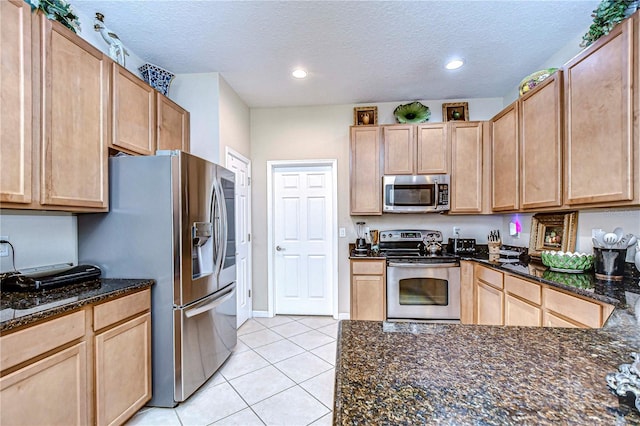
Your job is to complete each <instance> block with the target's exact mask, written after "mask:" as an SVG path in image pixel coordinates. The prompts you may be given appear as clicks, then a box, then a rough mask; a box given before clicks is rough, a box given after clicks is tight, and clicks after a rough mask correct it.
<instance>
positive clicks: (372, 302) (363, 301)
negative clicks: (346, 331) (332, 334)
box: [351, 275, 387, 321]
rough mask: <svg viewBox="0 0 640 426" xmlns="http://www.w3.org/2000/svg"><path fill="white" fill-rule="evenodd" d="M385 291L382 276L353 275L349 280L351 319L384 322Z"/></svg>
mask: <svg viewBox="0 0 640 426" xmlns="http://www.w3.org/2000/svg"><path fill="white" fill-rule="evenodd" d="M385 296H386V291H385V283H384V276H382V275H353V277H352V278H351V319H352V320H368V321H384V320H385V319H386V311H387V305H386V298H385Z"/></svg>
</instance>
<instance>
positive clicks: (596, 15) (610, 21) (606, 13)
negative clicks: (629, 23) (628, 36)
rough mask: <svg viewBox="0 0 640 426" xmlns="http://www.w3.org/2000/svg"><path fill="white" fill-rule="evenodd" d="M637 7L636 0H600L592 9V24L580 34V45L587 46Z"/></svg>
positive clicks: (607, 32)
mask: <svg viewBox="0 0 640 426" xmlns="http://www.w3.org/2000/svg"><path fill="white" fill-rule="evenodd" d="M637 8H638V1H637V0H602V1H601V2H600V4H599V5H598V8H597V9H596V10H594V11H593V14H592V15H591V16H592V17H593V24H591V26H590V27H589V31H587V33H586V34H585V35H584V36H582V43H580V46H581V47H587V46H589V45H590V44H592V43H593V42H595V41H596V40H597V39H599V38H600V37H602V36H605V35H607V34H609V32H611V30H612V29H613V27H615V26H616V25H618V24H619V23H620V22H622V21H623V20H624V19H625V18H626V17H628V16H629V15H631V14H632V13H633V12H635V11H636V9H637Z"/></svg>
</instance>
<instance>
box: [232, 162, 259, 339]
mask: <svg viewBox="0 0 640 426" xmlns="http://www.w3.org/2000/svg"><path fill="white" fill-rule="evenodd" d="M226 166H227V168H228V169H229V170H231V171H233V172H234V173H235V174H236V191H235V192H236V217H235V220H236V282H237V287H236V288H237V291H238V316H237V318H238V322H237V326H238V327H240V326H241V325H242V324H244V322H245V321H246V320H247V319H249V318H251V316H252V309H253V306H252V305H253V303H252V298H251V207H250V205H249V200H251V194H250V191H251V162H250V161H249V160H248V159H246V158H244V157H243V156H241V155H239V154H237V153H235V152H231V151H227V162H226Z"/></svg>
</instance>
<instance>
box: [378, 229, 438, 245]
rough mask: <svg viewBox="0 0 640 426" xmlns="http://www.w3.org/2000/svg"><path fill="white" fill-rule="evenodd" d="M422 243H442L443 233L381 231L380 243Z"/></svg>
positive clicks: (429, 231)
mask: <svg viewBox="0 0 640 426" xmlns="http://www.w3.org/2000/svg"><path fill="white" fill-rule="evenodd" d="M411 241H415V242H422V241H429V242H431V241H435V242H438V243H440V242H442V232H440V231H432V230H426V229H422V230H392V231H381V232H380V242H387V243H391V242H411Z"/></svg>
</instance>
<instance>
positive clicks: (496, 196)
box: [491, 101, 519, 211]
mask: <svg viewBox="0 0 640 426" xmlns="http://www.w3.org/2000/svg"><path fill="white" fill-rule="evenodd" d="M491 121H492V123H493V126H492V132H491V133H492V138H491V167H492V173H491V186H492V197H491V208H492V210H493V211H513V210H517V209H518V192H519V191H518V185H519V183H518V102H517V101H516V102H514V103H512V104H511V105H510V106H508V107H507V108H505V109H504V110H503V111H502V112H501V113H500V114H498V115H497V116H495V117H494V118H493V119H491Z"/></svg>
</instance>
